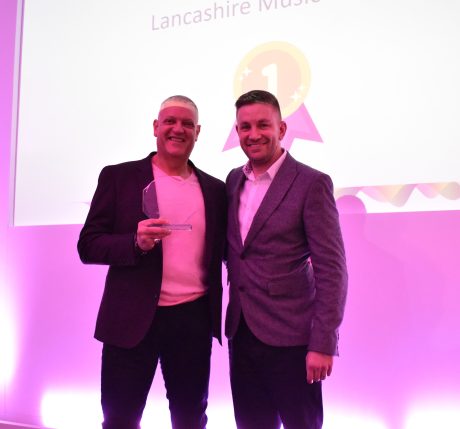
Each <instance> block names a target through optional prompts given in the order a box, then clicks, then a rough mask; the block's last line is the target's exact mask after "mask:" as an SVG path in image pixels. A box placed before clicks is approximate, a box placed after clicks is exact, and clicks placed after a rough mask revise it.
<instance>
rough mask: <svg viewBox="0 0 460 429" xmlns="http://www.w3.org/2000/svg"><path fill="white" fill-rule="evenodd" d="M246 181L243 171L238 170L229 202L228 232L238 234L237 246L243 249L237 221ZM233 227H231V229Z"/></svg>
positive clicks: (232, 184)
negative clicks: (230, 208)
mask: <svg viewBox="0 0 460 429" xmlns="http://www.w3.org/2000/svg"><path fill="white" fill-rule="evenodd" d="M245 180H246V176H245V175H244V173H243V169H242V168H240V169H239V170H238V174H237V175H236V177H235V179H234V182H233V183H231V187H232V189H231V201H230V206H231V207H232V210H230V212H229V219H228V223H229V230H230V231H233V232H234V233H235V232H236V233H237V234H238V237H239V240H238V244H239V245H241V247H243V239H242V238H241V231H240V221H239V215H238V212H239V208H240V194H241V190H242V188H243V184H244V182H245ZM231 225H233V227H231Z"/></svg>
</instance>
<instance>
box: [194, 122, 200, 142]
mask: <svg viewBox="0 0 460 429" xmlns="http://www.w3.org/2000/svg"><path fill="white" fill-rule="evenodd" d="M200 131H201V125H199V124H198V125H197V126H196V137H195V141H197V140H198V136H199V135H200Z"/></svg>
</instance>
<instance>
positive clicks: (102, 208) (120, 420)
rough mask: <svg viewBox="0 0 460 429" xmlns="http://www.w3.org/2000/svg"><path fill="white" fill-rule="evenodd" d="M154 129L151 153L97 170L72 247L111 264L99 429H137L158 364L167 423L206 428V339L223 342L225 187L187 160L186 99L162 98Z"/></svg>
mask: <svg viewBox="0 0 460 429" xmlns="http://www.w3.org/2000/svg"><path fill="white" fill-rule="evenodd" d="M153 132H154V135H155V137H156V143H157V151H156V152H152V153H151V154H149V155H148V156H147V158H145V159H142V160H138V161H130V162H125V163H122V164H118V165H111V166H107V167H105V168H104V169H103V170H102V171H101V174H100V176H99V181H98V185H97V188H96V192H95V194H94V197H93V200H92V202H91V207H90V210H89V213H88V217H87V219H86V222H85V225H84V226H83V229H82V231H81V233H80V238H79V241H78V251H79V255H80V258H81V260H82V261H83V262H84V263H88V264H106V265H108V266H109V269H108V273H107V278H106V282H105V289H104V294H103V297H102V302H101V305H100V309H99V314H98V318H97V323H96V331H95V338H96V339H98V340H99V341H101V342H103V349H102V369H101V403H102V410H103V413H104V422H103V424H102V427H103V428H104V429H138V428H139V427H140V426H139V425H140V420H141V417H142V413H143V410H144V407H145V404H146V400H147V396H148V393H149V390H150V386H151V384H152V381H153V377H154V375H155V371H156V368H157V364H158V362H160V365H161V370H162V373H163V378H164V381H165V387H166V396H167V398H168V400H169V409H170V413H171V422H172V427H173V428H174V429H202V428H205V427H206V422H207V417H206V407H207V398H208V385H209V372H210V356H211V345H212V337H215V338H217V339H218V340H219V342H221V305H222V258H223V251H224V242H225V228H226V196H225V185H224V183H223V182H221V181H220V180H218V179H216V178H214V177H212V176H210V175H208V174H206V173H205V172H203V171H201V170H199V169H198V168H197V167H195V165H194V164H193V163H192V162H191V161H190V160H189V157H190V154H191V152H192V150H193V147H194V145H195V142H196V141H197V139H198V135H199V133H200V125H199V124H198V109H197V107H196V105H195V103H194V102H193V101H192V100H190V99H189V98H187V97H184V96H182V95H175V96H172V97H169V98H167V99H166V100H165V101H163V103H162V104H161V107H160V111H159V114H158V119H155V121H154V122H153ZM144 194H148V195H149V199H148V200H145V201H144V200H143V199H144V198H146V197H143V195H144ZM184 228H185V229H187V230H184Z"/></svg>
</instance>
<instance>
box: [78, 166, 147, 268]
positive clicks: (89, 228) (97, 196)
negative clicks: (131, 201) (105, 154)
mask: <svg viewBox="0 0 460 429" xmlns="http://www.w3.org/2000/svg"><path fill="white" fill-rule="evenodd" d="M119 182H120V180H118V179H117V175H116V174H115V169H114V167H113V166H108V167H104V169H103V170H102V171H101V173H100V175H99V180H98V184H97V188H96V191H95V193H94V196H93V199H92V201H91V206H90V209H89V212H88V216H87V218H86V221H85V224H84V226H83V228H82V230H81V232H80V237H79V240H78V244H77V249H78V253H79V256H80V259H81V260H82V262H83V263H85V264H106V265H113V266H130V265H136V264H138V263H139V260H140V258H141V257H140V255H138V253H137V252H136V251H135V248H134V233H135V232H136V230H137V220H136V219H135V218H133V220H132V221H131V222H123V224H122V223H120V221H119V218H120V210H121V209H122V208H123V207H122V206H121V205H120V199H122V198H121V197H120V189H118V188H119ZM139 198H140V197H139ZM126 209H129V207H126Z"/></svg>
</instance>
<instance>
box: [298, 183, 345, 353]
mask: <svg viewBox="0 0 460 429" xmlns="http://www.w3.org/2000/svg"><path fill="white" fill-rule="evenodd" d="M304 227H305V231H306V236H307V240H308V245H309V248H310V251H311V262H312V265H313V270H314V276H315V304H314V316H313V321H312V327H311V336H310V344H309V349H310V350H313V351H317V352H320V353H325V354H329V355H337V354H338V328H339V325H340V324H341V322H342V319H343V314H344V308H345V301H346V294H347V284H348V275H347V268H346V261H345V250H344V244H343V240H342V234H341V231H340V224H339V215H338V212H337V208H336V204H335V200H334V195H333V184H332V181H331V179H330V177H329V176H327V175H325V174H320V175H318V176H317V177H316V179H315V182H314V183H313V185H312V187H311V189H310V192H309V193H308V196H307V199H306V201H305V206H304Z"/></svg>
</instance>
